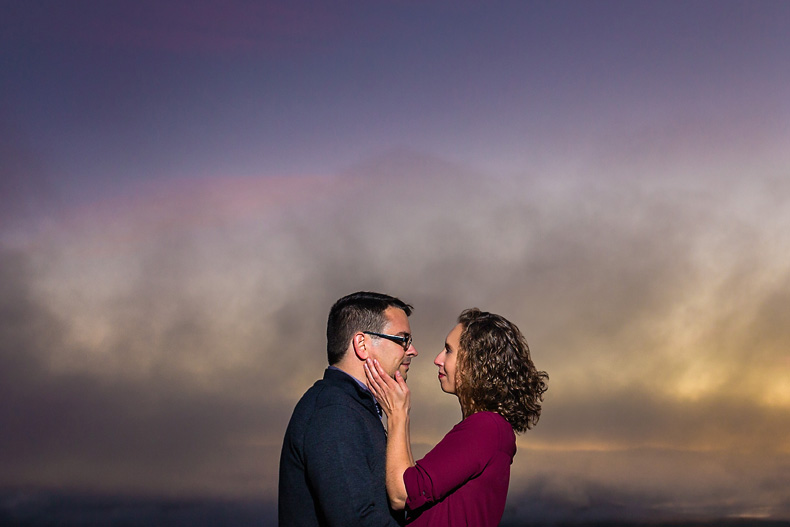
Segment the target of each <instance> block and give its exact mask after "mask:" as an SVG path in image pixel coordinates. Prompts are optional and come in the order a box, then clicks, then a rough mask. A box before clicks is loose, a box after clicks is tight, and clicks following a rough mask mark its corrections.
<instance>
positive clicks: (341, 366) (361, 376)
mask: <svg viewBox="0 0 790 527" xmlns="http://www.w3.org/2000/svg"><path fill="white" fill-rule="evenodd" d="M332 366H333V367H335V368H337V369H338V370H340V371H342V372H343V373H345V374H347V375H350V376H352V377H354V378H355V379H356V380H357V381H359V382H360V383H362V384H363V385H365V386H367V385H368V382H367V378H366V377H365V370H364V369H363V367H362V366H361V363H360V365H359V366H358V367H356V368H355V367H353V366H352V365H350V364H347V363H346V362H345V361H341V362H339V363H337V364H332ZM355 370H358V371H355Z"/></svg>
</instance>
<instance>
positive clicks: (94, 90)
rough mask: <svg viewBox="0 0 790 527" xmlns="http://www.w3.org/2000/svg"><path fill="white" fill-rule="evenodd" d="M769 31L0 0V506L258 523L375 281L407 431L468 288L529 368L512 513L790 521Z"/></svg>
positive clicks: (428, 418)
mask: <svg viewBox="0 0 790 527" xmlns="http://www.w3.org/2000/svg"><path fill="white" fill-rule="evenodd" d="M788 26H790V4H788V3H786V2H780V1H767V0H766V1H753V2H746V1H738V2H734V1H727V0H723V1H708V0H695V1H687V2H681V1H666V2H645V1H596V2H582V1H558V2H547V1H523V2H521V1H519V2H516V1H507V0H505V1H500V2H481V1H471V0H459V1H453V2H450V1H440V0H437V1H422V2H418V1H411V0H384V1H381V2H362V1H359V0H348V1H344V2H317V1H314V0H311V1H307V0H296V1H289V2H285V1H282V2H275V1H268V0H266V1H255V2H253V1H245V0H224V1H222V2H214V1H208V0H196V1H186V0H184V1H180V0H173V1H153V0H136V1H127V0H119V1H115V2H101V1H96V0H91V1H88V0H72V1H70V2H59V1H54V0H36V1H29V2H20V1H16V0H0V71H1V72H2V75H1V80H0V292H2V294H0V313H2V316H0V400H2V401H3V404H2V405H0V423H2V426H0V466H1V467H2V470H0V518H4V519H6V520H7V519H9V518H10V519H12V520H16V521H22V520H25V521H30V522H35V521H40V522H45V521H47V520H51V519H52V518H58V519H60V520H61V521H62V522H66V521H69V522H71V523H70V524H71V525H110V524H113V523H112V522H116V523H119V522H122V521H125V522H126V523H124V524H125V525H137V524H139V525H146V524H148V525H150V524H156V523H157V522H159V524H169V525H179V524H181V523H179V522H182V523H183V524H184V525H186V524H190V525H199V524H200V522H204V523H205V524H206V525H209V524H212V522H213V524H216V522H217V521H220V522H224V523H225V524H234V525H246V524H250V525H252V524H260V522H261V521H263V522H264V523H263V524H264V525H273V524H274V518H275V516H276V512H275V509H276V505H275V503H276V495H277V488H276V485H277V465H278V459H279V451H280V446H281V441H282V436H283V433H284V431H285V426H286V425H287V422H288V418H289V416H290V413H291V410H292V409H293V406H294V404H295V403H296V401H297V400H298V398H299V397H300V396H301V394H302V393H303V392H304V391H305V390H306V389H307V388H308V387H309V386H310V385H311V384H312V383H313V382H314V381H315V380H317V379H318V378H320V377H321V376H322V372H323V369H324V367H325V366H326V358H325V357H326V355H325V324H326V317H327V314H328V311H329V308H330V306H331V305H332V303H333V302H334V301H335V300H336V299H337V298H340V297H341V296H343V295H345V294H348V293H351V292H354V291H359V290H375V291H381V292H386V293H389V294H392V295H395V296H398V297H400V298H402V299H403V300H405V301H407V302H409V303H411V304H412V305H414V307H415V311H414V313H413V314H412V316H411V325H412V331H413V334H414V343H415V346H416V348H417V350H418V351H419V356H418V357H417V358H416V359H415V361H414V362H413V363H412V367H411V370H410V373H409V384H410V386H411V389H412V401H413V408H412V423H411V425H412V440H413V442H414V450H415V454H416V455H417V456H419V455H422V454H424V453H425V452H427V451H428V449H429V448H430V447H431V446H433V445H434V444H436V443H437V442H438V441H439V440H440V439H441V437H442V436H443V434H444V433H446V432H447V431H448V430H449V429H450V428H452V426H453V425H454V424H456V423H457V422H458V421H459V420H460V419H461V414H460V409H459V406H458V402H457V399H455V398H454V397H452V396H449V395H446V394H443V393H442V392H441V391H440V389H439V386H438V381H437V379H436V368H435V366H433V364H432V361H433V358H434V357H435V356H436V354H437V353H438V352H439V351H440V350H441V348H442V345H443V342H444V338H445V336H446V334H447V332H449V330H450V329H452V327H453V326H454V321H455V318H456V317H457V316H458V314H459V313H460V312H461V311H462V310H463V309H465V308H469V307H479V308H481V309H484V310H487V311H492V312H495V313H498V314H501V315H503V316H505V317H506V318H508V319H509V320H511V321H513V322H515V323H516V324H517V325H518V326H519V327H520V328H521V330H522V331H523V333H524V334H525V336H526V338H527V340H528V342H529V344H530V347H531V350H532V356H533V359H534V361H535V363H536V365H537V366H538V368H539V369H541V370H545V371H547V372H548V374H549V376H550V381H549V391H548V392H547V394H546V399H545V402H544V409H543V414H542V416H541V419H540V422H539V423H538V425H537V426H536V427H535V428H534V429H533V430H531V431H529V432H527V433H526V434H523V435H521V436H519V438H518V453H517V454H516V457H515V459H514V463H513V466H512V477H511V485H510V491H509V496H508V505H507V509H506V511H505V517H504V520H503V522H504V523H503V524H507V525H512V526H515V525H522V524H523V523H524V522H527V521H528V522H531V524H532V525H552V524H558V523H561V522H577V523H584V522H601V521H633V522H638V521H643V520H652V521H659V520H660V521H682V522H689V521H696V520H708V519H730V520H734V519H743V518H748V519H755V520H775V521H790V443H788V437H790V354H788V352H787V350H788V344H790V329H789V328H790V326H788V324H787V322H786V319H787V308H788V305H790V207H788V206H787V205H788V202H789V200H790V149H788V147H787V145H788V144H790V99H788V97H787V93H790V54H788V52H787V50H788V49H790V32H788V31H787V27H788ZM108 504H109V505H108ZM162 504H170V506H164V505H162ZM172 504H178V505H177V506H174V505H172ZM207 504H208V505H207ZM92 522H93V523H92ZM134 522H138V523H134ZM245 522H248V523H245ZM267 522H268V523H267Z"/></svg>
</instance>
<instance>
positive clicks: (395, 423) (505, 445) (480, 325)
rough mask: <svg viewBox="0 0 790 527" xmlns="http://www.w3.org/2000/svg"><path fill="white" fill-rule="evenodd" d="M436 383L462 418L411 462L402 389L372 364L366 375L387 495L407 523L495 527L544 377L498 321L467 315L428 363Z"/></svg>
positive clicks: (522, 343) (517, 335)
mask: <svg viewBox="0 0 790 527" xmlns="http://www.w3.org/2000/svg"><path fill="white" fill-rule="evenodd" d="M434 364H435V365H436V366H438V367H439V383H440V384H441V388H442V390H443V391H445V392H446V393H450V394H453V395H456V396H457V397H458V400H459V402H460V404H461V411H462V413H463V419H462V421H461V422H460V423H458V424H457V425H456V426H455V427H454V428H453V429H452V430H450V432H449V433H448V434H447V435H446V436H444V439H442V440H441V442H439V444H438V445H436V446H435V447H434V448H433V450H431V451H430V452H428V454H427V455H426V456H425V457H424V458H422V459H421V460H419V461H417V462H416V463H415V462H414V459H413V458H412V454H411V445H410V441H409V408H410V403H409V388H408V386H406V382H405V380H404V379H403V377H402V376H401V375H400V373H396V375H395V379H392V378H391V377H389V376H388V375H386V373H385V372H384V370H383V369H382V368H381V367H380V366H379V365H378V363H376V362H375V361H373V362H370V361H369V362H368V363H367V364H366V365H365V372H366V374H367V377H368V384H369V386H370V388H371V391H372V392H373V394H374V395H375V397H376V399H377V400H378V401H379V404H380V405H381V407H382V409H383V410H384V412H385V413H386V414H387V429H388V439H387V493H388V494H389V498H390V503H391V505H392V507H393V508H395V509H403V508H405V509H406V514H407V523H409V524H410V525H412V526H420V525H430V526H432V527H442V526H457V525H475V526H489V525H490V526H496V525H498V524H499V521H500V520H501V519H502V514H503V513H504V510H505V500H506V498H507V489H508V484H509V482H510V465H511V463H512V462H513V456H514V455H515V453H516V436H515V432H518V433H521V432H525V431H526V430H527V429H529V428H532V426H533V425H534V424H536V423H537V422H538V419H539V418H540V410H541V402H542V400H543V393H544V392H545V391H546V389H547V387H546V381H547V380H548V375H547V374H546V372H543V371H538V370H537V369H536V368H535V365H534V364H533V363H532V359H531V358H530V354H529V347H528V346H527V341H526V340H525V339H524V336H523V335H522V334H521V332H520V331H519V329H518V328H517V327H516V326H515V324H512V323H511V322H509V321H508V320H506V319H505V318H503V317H501V316H499V315H495V314H492V313H486V312H484V311H480V310H479V309H467V310H466V311H464V312H463V313H461V315H460V316H459V317H458V324H457V325H456V326H455V327H454V328H453V330H452V331H450V333H449V334H448V335H447V339H446V341H445V345H444V349H443V350H442V352H441V353H439V355H438V356H437V357H436V360H434Z"/></svg>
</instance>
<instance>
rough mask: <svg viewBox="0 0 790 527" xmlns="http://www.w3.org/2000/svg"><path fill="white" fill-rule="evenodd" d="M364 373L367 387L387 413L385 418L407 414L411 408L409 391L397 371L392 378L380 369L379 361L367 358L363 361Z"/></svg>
mask: <svg viewBox="0 0 790 527" xmlns="http://www.w3.org/2000/svg"><path fill="white" fill-rule="evenodd" d="M365 375H366V376H367V378H368V387H369V388H370V391H371V393H373V396H374V397H375V398H376V400H377V401H378V402H379V405H381V409H382V410H383V411H384V413H385V414H387V419H391V418H392V417H393V416H406V415H408V413H409V409H410V408H411V392H410V391H409V387H408V385H407V384H406V380H405V379H404V378H403V376H402V375H401V374H400V372H399V371H396V372H395V378H394V379H393V378H392V377H390V376H389V375H387V372H385V371H384V370H383V369H382V367H381V364H379V361H377V360H375V359H368V360H366V361H365Z"/></svg>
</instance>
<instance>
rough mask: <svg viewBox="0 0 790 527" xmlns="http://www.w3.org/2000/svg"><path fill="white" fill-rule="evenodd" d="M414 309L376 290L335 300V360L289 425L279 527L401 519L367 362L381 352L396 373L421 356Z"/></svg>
mask: <svg viewBox="0 0 790 527" xmlns="http://www.w3.org/2000/svg"><path fill="white" fill-rule="evenodd" d="M411 310H412V306H410V305H409V304H406V303H404V302H403V301H401V300H399V299H397V298H394V297H391V296H388V295H383V294H380V293H369V292H359V293H354V294H351V295H348V296H345V297H343V298H341V299H340V300H338V301H337V302H335V305H334V306H332V309H331V310H330V312H329V320H328V322H327V328H326V337H327V358H328V361H329V367H328V368H327V369H326V371H325V372H324V378H323V379H322V380H320V381H318V382H316V383H315V384H314V385H313V386H312V387H311V388H310V389H309V390H307V392H306V393H305V394H304V395H303V396H302V398H301V399H300V401H299V402H298V403H297V405H296V408H294V412H293V415H292V416H291V421H290V423H289V424H288V429H287V430H286V432H285V439H284V441H283V449H282V453H281V455H280V486H279V523H280V527H303V526H304V527H307V526H310V527H316V526H344V527H346V526H349V527H351V526H360V527H362V526H374V525H375V526H377V527H385V526H391V527H395V526H397V525H398V522H397V521H396V520H395V516H393V514H397V513H393V511H392V510H391V509H390V507H389V500H388V498H387V490H386V486H385V485H386V484H385V464H386V459H385V458H386V446H387V437H386V433H385V431H384V427H383V425H382V423H381V416H380V411H379V409H378V405H377V404H376V402H375V399H374V398H373V395H372V394H371V393H370V391H369V390H368V388H367V385H366V381H365V370H364V364H365V361H366V360H367V359H368V358H372V359H377V360H378V361H379V363H380V364H381V365H382V367H383V368H384V370H385V371H386V372H387V374H389V375H390V376H393V375H395V372H396V371H398V369H401V374H404V373H405V372H406V371H408V367H409V362H410V361H411V358H412V357H413V356H416V355H417V350H415V349H414V347H413V346H412V345H411V328H410V326H409V320H408V316H409V315H411ZM404 377H405V375H404ZM397 517H400V515H398V516H397Z"/></svg>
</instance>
